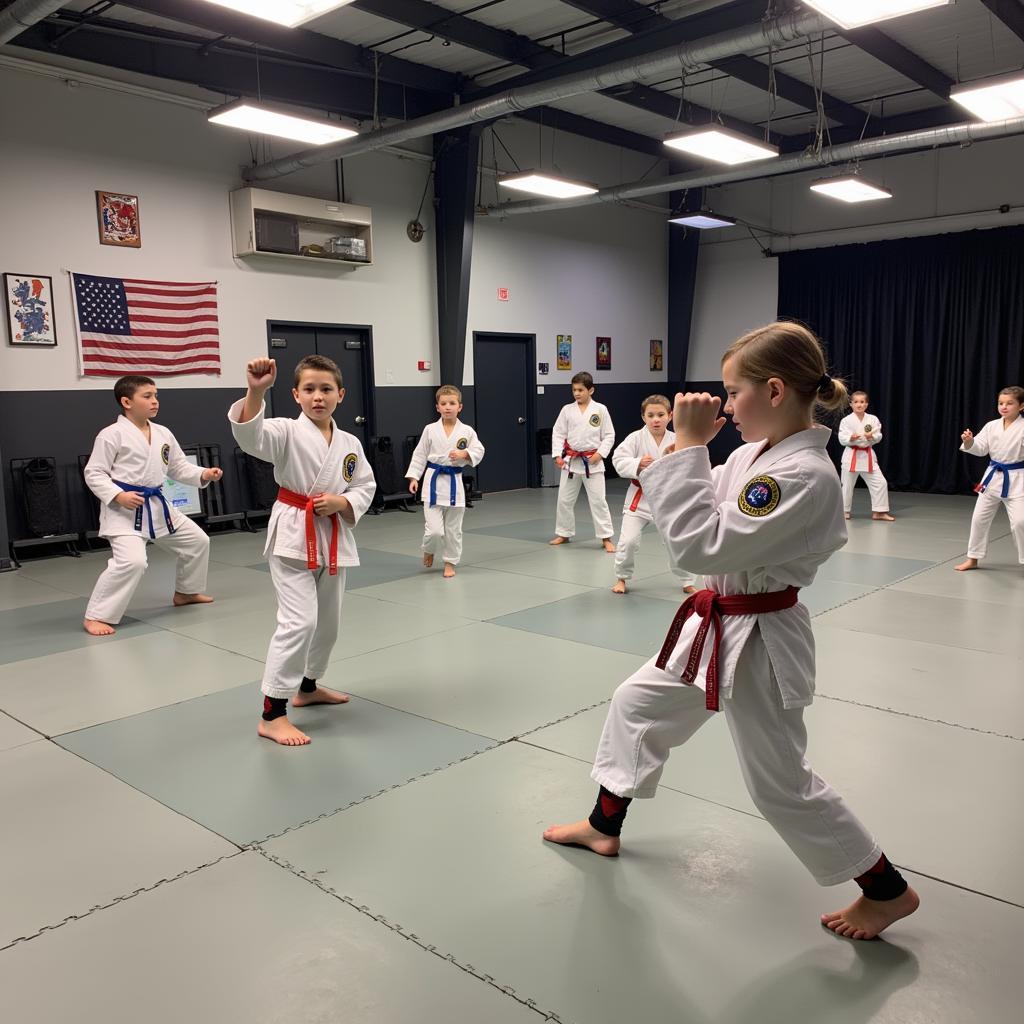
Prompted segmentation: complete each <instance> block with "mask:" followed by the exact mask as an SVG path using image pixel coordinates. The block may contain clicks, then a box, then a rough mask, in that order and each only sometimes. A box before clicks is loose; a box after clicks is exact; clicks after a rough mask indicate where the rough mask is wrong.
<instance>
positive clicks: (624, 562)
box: [612, 395, 697, 594]
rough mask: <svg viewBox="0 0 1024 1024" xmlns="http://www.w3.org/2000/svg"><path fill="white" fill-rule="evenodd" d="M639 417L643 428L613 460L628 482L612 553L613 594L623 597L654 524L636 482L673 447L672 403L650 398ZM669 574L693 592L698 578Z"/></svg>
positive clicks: (678, 570)
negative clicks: (643, 537) (644, 536)
mask: <svg viewBox="0 0 1024 1024" xmlns="http://www.w3.org/2000/svg"><path fill="white" fill-rule="evenodd" d="M640 415H641V416H642V417H643V420H644V426H643V427H642V428H641V429H640V430H634V431H633V433H632V434H630V435H629V437H627V438H626V440H625V441H623V442H622V444H620V445H619V446H618V447H617V448H616V449H615V454H614V455H613V456H612V465H613V466H614V467H615V472H616V473H618V474H619V476H621V477H625V478H626V479H627V480H629V481H630V483H629V490H627V491H626V501H625V504H624V505H623V506H622V529H621V530H620V531H619V543H618V546H617V547H616V549H615V586H614V587H612V593H613V594H625V593H626V584H627V582H628V581H629V580H631V579H632V578H633V568H634V566H635V564H636V553H637V550H638V549H639V547H640V535H641V534H642V533H643V532H644V530H645V529H646V528H647V526H648V524H649V523H652V522H654V519H653V517H652V516H651V510H650V507H649V506H648V504H647V501H646V499H645V498H644V491H643V488H642V487H641V486H640V481H639V480H637V479H636V478H637V477H638V476H639V475H640V474H641V473H642V472H643V471H644V470H645V469H647V467H648V466H650V465H651V463H653V462H654V461H655V459H660V458H661V456H662V455H664V454H665V453H666V452H667V451H670V450H673V449H674V447H675V440H676V438H675V434H670V433H669V432H668V429H667V428H668V424H669V421H670V420H671V419H672V403H671V402H669V400H668V399H667V398H666V397H665V396H664V395H651V396H650V397H649V398H645V399H644V400H643V402H642V403H641V405H640ZM671 568H672V571H673V572H674V573H675V574H676V576H678V577H679V579H680V580H681V581H682V584H683V593H684V594H692V593H693V592H694V590H695V589H696V588H695V587H694V583H696V581H697V577H696V576H694V575H693V573H692V572H687V571H686V570H685V569H681V568H679V567H678V566H676V565H675V564H672V566H671Z"/></svg>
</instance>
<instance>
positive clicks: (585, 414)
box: [548, 370, 615, 554]
mask: <svg viewBox="0 0 1024 1024" xmlns="http://www.w3.org/2000/svg"><path fill="white" fill-rule="evenodd" d="M572 397H573V398H574V399H575V402H572V403H570V404H569V405H566V406H563V407H562V411H561V412H560V413H559V414H558V419H557V420H555V425H554V427H553V428H552V430H551V457H552V458H553V459H554V460H555V462H557V463H558V468H559V469H560V470H561V471H562V475H561V477H560V478H559V481H558V511H557V512H556V514H555V536H554V538H553V539H552V540H550V541H549V542H548V543H549V544H567V543H568V542H569V541H570V540H572V538H573V537H574V536H575V535H576V511H575V506H576V499H577V498H578V497H579V493H580V486H584V487H586V489H587V501H588V502H589V504H590V516H591V518H592V519H593V520H594V532H595V533H596V534H597V538H598V540H600V541H601V546H602V547H603V548H604V550H605V551H607V552H608V553H609V554H613V553H614V552H615V545H614V544H613V543H612V537H613V536H614V535H615V528H614V527H613V526H612V514H611V512H610V511H609V509H608V499H607V498H606V497H605V482H604V460H605V459H607V458H608V456H609V455H610V454H611V450H612V445H614V444H615V428H614V427H613V426H612V418H611V416H610V415H609V414H608V410H607V409H606V408H605V407H604V406H603V405H602V404H601V403H600V402H595V401H593V397H594V378H593V377H591V376H590V374H589V373H587V371H586V370H583V371H581V372H580V373H577V374H576V375H575V376H574V377H573V378H572Z"/></svg>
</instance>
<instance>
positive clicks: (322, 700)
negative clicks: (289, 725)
mask: <svg viewBox="0 0 1024 1024" xmlns="http://www.w3.org/2000/svg"><path fill="white" fill-rule="evenodd" d="M350 699H351V698H350V697H349V695H348V694H347V693H339V692H338V691H337V690H331V689H329V688H328V687H326V686H318V687H317V688H316V689H315V690H311V691H310V692H309V693H303V692H302V691H301V690H299V692H298V693H297V694H295V696H294V697H292V707H293V708H304V707H305V706H306V705H307V704H347V703H348V702H349V700H350ZM275 721H280V719H275Z"/></svg>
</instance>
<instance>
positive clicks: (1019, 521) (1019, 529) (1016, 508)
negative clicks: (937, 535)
mask: <svg viewBox="0 0 1024 1024" xmlns="http://www.w3.org/2000/svg"><path fill="white" fill-rule="evenodd" d="M1014 472H1015V473H1017V472H1021V470H1014ZM999 483H1000V480H999V474H998V473H997V474H996V477H995V479H994V480H993V482H992V483H991V484H989V486H988V487H987V488H986V489H985V490H984V491H982V492H981V494H979V495H978V500H977V502H975V505H974V514H973V515H972V516H971V539H970V540H969V541H968V542H967V557H968V558H984V557H985V555H986V553H987V552H988V531H989V529H990V528H991V526H992V520H993V519H994V518H995V515H996V512H997V511H998V510H999V506H1000V504H1004V505H1006V515H1007V516H1008V517H1009V520H1010V530H1011V531H1012V532H1013V539H1014V540H1015V541H1016V542H1017V558H1018V560H1019V561H1020V564H1021V565H1024V495H1021V496H1020V497H1017V498H1003V497H1000V494H999Z"/></svg>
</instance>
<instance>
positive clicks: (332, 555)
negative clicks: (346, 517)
mask: <svg viewBox="0 0 1024 1024" xmlns="http://www.w3.org/2000/svg"><path fill="white" fill-rule="evenodd" d="M313 497H315V495H314V496H313ZM313 497H310V496H307V495H305V494H296V492H295V491H289V490H288V488H287V487H281V488H279V489H278V492H277V500H278V501H280V502H281V503H282V504H285V505H290V506H291V507H292V508H301V509H305V511H306V568H307V569H316V568H319V566H320V559H319V557H318V555H317V550H316V526H315V525H314V523H313V516H314V515H316V513H315V512H314V511H313ZM327 572H328V573H329V575H331V576H337V575H338V513H337V512H335V513H334V515H332V516H331V548H330V552H329V555H328V563H327Z"/></svg>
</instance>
